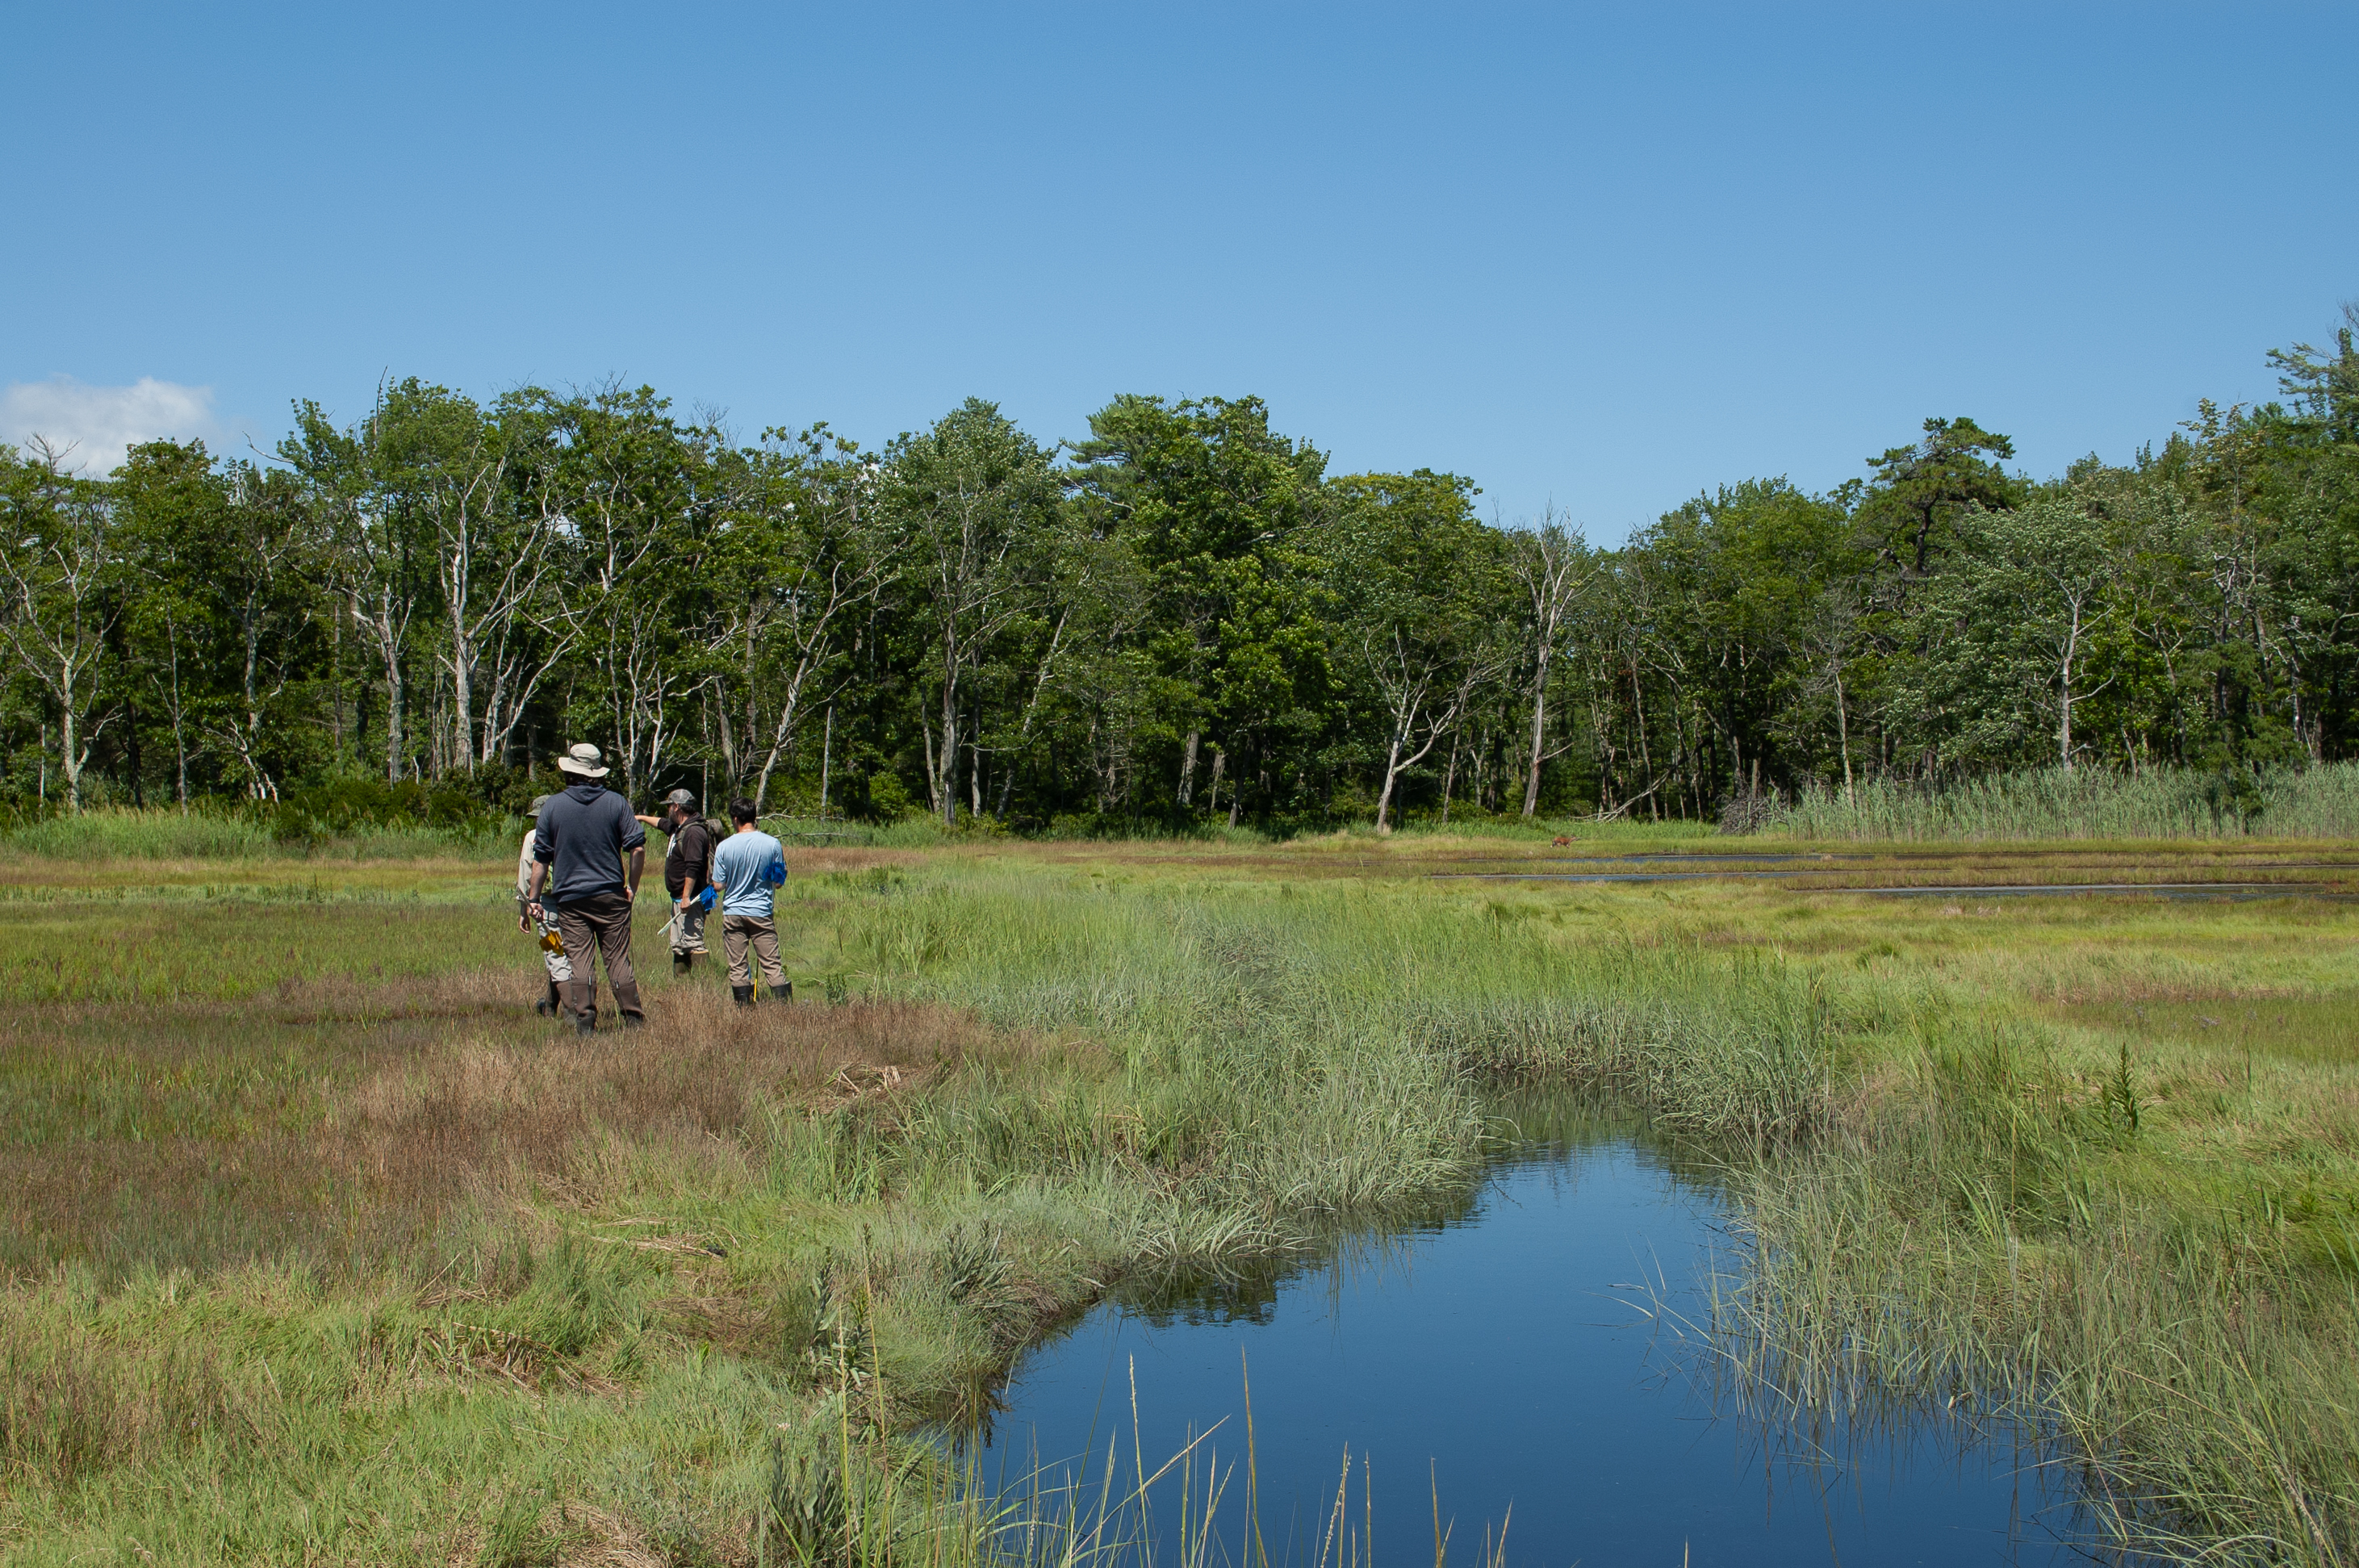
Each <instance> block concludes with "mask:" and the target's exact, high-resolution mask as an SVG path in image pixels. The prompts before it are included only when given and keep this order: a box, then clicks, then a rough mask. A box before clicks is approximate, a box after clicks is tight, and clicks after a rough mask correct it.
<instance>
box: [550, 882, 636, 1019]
mask: <svg viewBox="0 0 2359 1568" xmlns="http://www.w3.org/2000/svg"><path fill="white" fill-rule="evenodd" d="M557 929H558V931H559V932H560V933H561V934H562V935H563V936H564V938H565V956H566V959H567V961H568V963H569V964H571V968H572V978H571V980H570V981H569V982H568V983H567V985H566V987H565V1005H566V1007H567V1008H568V1009H569V1010H570V1011H571V1013H572V1014H573V1016H574V1018H576V1019H578V1020H582V1021H587V1020H591V1019H594V1018H596V1017H597V1016H598V975H597V971H596V968H595V966H594V964H593V963H592V960H594V959H597V958H601V957H603V959H604V960H605V961H606V984H607V985H612V986H613V987H614V1006H615V1007H616V1008H617V1009H618V1010H619V1011H620V1012H621V1013H622V1015H623V1016H624V1017H625V1018H639V1019H644V1018H646V1017H647V1014H646V1013H645V1012H644V1011H642V1010H641V1009H640V1007H639V977H638V975H636V973H634V972H633V970H632V968H631V900H630V899H628V898H625V897H624V896H623V895H622V894H620V893H600V894H598V895H596V896H595V897H593V898H576V899H573V900H572V901H571V902H570V903H567V904H565V905H564V906H562V907H561V908H560V909H558V911H557Z"/></svg>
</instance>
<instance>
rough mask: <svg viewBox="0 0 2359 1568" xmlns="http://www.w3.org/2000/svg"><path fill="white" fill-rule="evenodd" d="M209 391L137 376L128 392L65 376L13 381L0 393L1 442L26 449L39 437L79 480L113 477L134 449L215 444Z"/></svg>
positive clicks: (217, 431) (217, 434)
mask: <svg viewBox="0 0 2359 1568" xmlns="http://www.w3.org/2000/svg"><path fill="white" fill-rule="evenodd" d="M212 408H213V389H212V387H182V386H180V385H179V384H178V383H177V382H171V381H158V380H157V379H156V378H155V377H154V376H141V377H140V378H139V379H138V381H137V382H136V383H135V384H133V385H132V386H129V387H90V386H85V385H84V384H83V383H82V382H79V381H76V380H75V379H74V378H73V377H72V376H53V377H51V378H50V379H49V380H47V381H16V382H11V383H10V384H9V385H8V387H7V388H6V390H5V391H0V441H6V442H9V443H10V444H12V445H14V446H16V447H17V448H19V449H24V450H29V449H30V444H31V441H32V439H33V438H34V437H35V436H39V437H41V438H43V439H44V440H46V441H49V444H50V445H51V446H53V447H55V448H57V449H58V451H59V452H60V453H62V454H63V460H64V465H65V466H66V467H68V468H79V469H81V470H82V472H83V473H85V474H107V473H110V472H112V471H113V470H114V467H115V466H116V465H117V464H118V463H121V462H122V461H123V454H124V452H125V449H127V448H128V447H130V446H132V445H133V444H134V443H136V442H138V441H155V440H158V439H159V438H161V437H166V436H169V437H172V438H173V439H175V440H179V441H186V440H188V439H190V437H192V436H203V437H206V438H208V439H209V440H211V441H218V440H219V438H220V436H221V434H222V427H221V424H220V421H218V420H217V419H214V418H213V411H212Z"/></svg>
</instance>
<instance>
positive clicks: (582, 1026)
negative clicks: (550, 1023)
mask: <svg viewBox="0 0 2359 1568" xmlns="http://www.w3.org/2000/svg"><path fill="white" fill-rule="evenodd" d="M573 1032H574V1033H575V1034H596V1033H597V1032H598V1009H597V1008H595V1007H589V1008H585V1009H584V1010H582V1012H578V1013H576V1014H574V1015H573Z"/></svg>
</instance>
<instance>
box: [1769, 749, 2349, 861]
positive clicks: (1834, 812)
mask: <svg viewBox="0 0 2359 1568" xmlns="http://www.w3.org/2000/svg"><path fill="white" fill-rule="evenodd" d="M1767 831H1770V832H1772V833H1781V834H1785V835H1788V836H1791V837H1795V838H1802V839H1817V840H1827V841H1853V842H1875V841H1879V840H1896V841H1943V840H1961V839H1969V840H1970V839H1982V840H2000V841H2008V840H2014V841H2031V840H2039V839H2081V840H2125V839H2157V840H2187V839H2212V838H2248V837H2258V838H2285V839H2353V838H2359V763H2353V762H2330V763H2321V764H2318V765H2316V766H2313V767H2310V768H2288V769H2281V770H2277V771H2274V772H2269V773H2266V774H2261V775H2257V776H2256V775H2252V774H2245V773H2231V774H2209V773H2202V772H2199V771H2195V770H2192V769H2183V768H2150V769H2146V770H2144V771H2140V772H2136V773H2125V772H2117V771H2114V770H2113V769H2110V768H2072V769H2071V770H2070V771H2067V770H2065V769H2062V768H2038V769H2031V770H2027V771H2023V772H2017V773H2003V774H1995V775H1993V776H1991V777H1989V778H1987V779H1966V780H1962V781H1961V782H1958V783H1954V784H1945V785H1941V786H1939V787H1937V788H1926V787H1921V786H1917V785H1911V784H1907V783H1894V782H1890V781H1886V780H1870V781H1868V782H1865V783H1863V784H1860V785H1858V786H1856V787H1855V788H1854V789H1852V790H1851V791H1850V792H1849V793H1848V794H1847V795H1846V794H1845V793H1844V792H1843V791H1841V790H1836V789H1819V788H1814V789H1806V790H1804V791H1803V792H1802V793H1801V794H1800V795H1799V797H1798V798H1796V799H1795V800H1791V801H1789V802H1786V803H1783V804H1781V805H1779V806H1777V808H1776V809H1775V810H1773V811H1771V813H1770V815H1769V819H1768V823H1767Z"/></svg>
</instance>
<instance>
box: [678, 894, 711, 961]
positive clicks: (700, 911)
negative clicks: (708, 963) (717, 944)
mask: <svg viewBox="0 0 2359 1568" xmlns="http://www.w3.org/2000/svg"><path fill="white" fill-rule="evenodd" d="M677 901H678V900H676V899H675V900H674V902H677ZM710 914H712V910H710V909H706V908H705V907H704V906H703V905H701V904H690V906H689V907H688V908H686V909H682V910H680V911H679V919H678V920H674V921H672V923H671V951H672V953H673V955H674V956H678V955H679V954H680V953H705V952H708V951H709V950H708V949H707V948H706V947H705V945H704V921H705V918H706V917H707V916H708V915H710Z"/></svg>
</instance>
